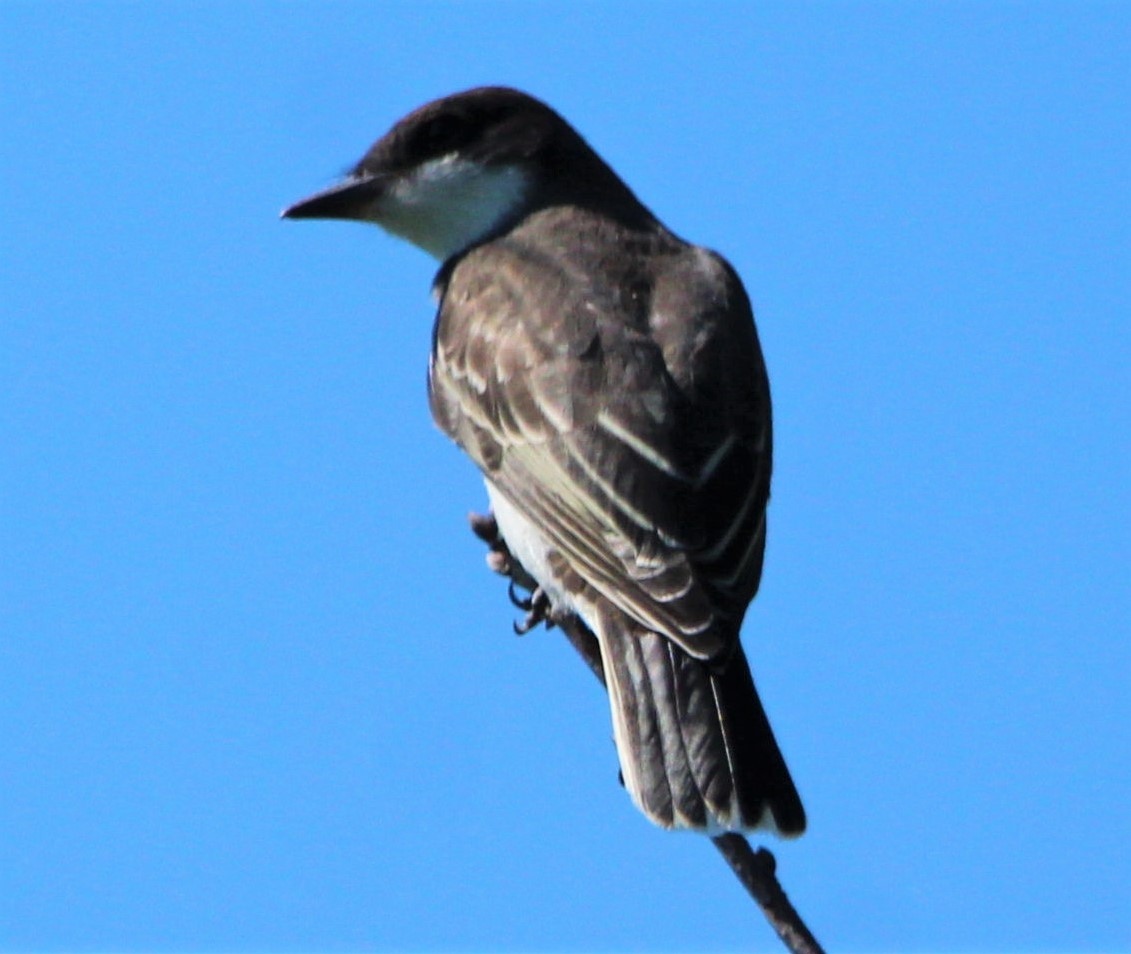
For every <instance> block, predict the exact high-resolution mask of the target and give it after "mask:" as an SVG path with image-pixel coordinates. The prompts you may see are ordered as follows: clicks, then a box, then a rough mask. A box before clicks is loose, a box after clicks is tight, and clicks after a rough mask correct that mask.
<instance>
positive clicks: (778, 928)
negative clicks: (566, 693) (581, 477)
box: [470, 514, 824, 954]
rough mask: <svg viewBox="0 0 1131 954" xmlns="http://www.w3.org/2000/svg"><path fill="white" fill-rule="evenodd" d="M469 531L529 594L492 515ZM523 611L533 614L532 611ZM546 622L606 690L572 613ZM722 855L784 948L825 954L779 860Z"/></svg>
mask: <svg viewBox="0 0 1131 954" xmlns="http://www.w3.org/2000/svg"><path fill="white" fill-rule="evenodd" d="M470 520H471V529H472V531H473V532H474V533H475V535H476V536H477V537H479V538H480V539H481V540H483V541H484V542H486V543H487V545H488V547H490V550H491V552H490V553H489V554H488V557H487V563H488V566H490V567H491V569H492V570H494V571H495V572H496V573H501V574H502V575H504V576H507V577H510V578H511V580H513V581H514V582H516V583H518V585H519V586H525V587H526V588H528V589H529V588H530V586H529V584H530V583H532V582H533V581H531V580H530V577H529V576H527V575H526V574H525V571H523V569H522V567H521V566H519V565H518V564H517V563H515V561H513V560H512V559H511V557H510V553H509V552H507V549H506V544H505V543H504V542H503V540H502V538H501V537H500V536H499V532H498V527H497V526H496V525H495V520H494V518H493V517H492V516H490V515H480V514H472V515H471V517H470ZM522 608H524V609H529V606H528V605H525V604H524V605H522ZM538 621H542V622H545V623H546V625H547V626H558V627H560V628H561V630H562V632H563V633H565V636H566V639H568V640H569V641H570V643H571V644H572V645H573V648H574V649H576V650H577V652H578V653H579V654H580V656H581V658H582V659H584V660H585V662H586V664H587V665H588V666H589V669H590V670H591V671H592V673H593V675H594V676H596V677H597V678H598V679H599V680H600V682H601V685H604V684H605V669H604V666H603V664H602V663H601V647H600V645H599V644H598V643H597V637H596V636H594V635H593V633H592V632H590V630H589V628H588V627H587V626H586V625H585V624H584V623H583V622H582V621H581V620H580V619H579V618H578V617H577V616H576V615H574V614H573V613H564V614H558V613H554V614H552V615H551V616H550V617H549V618H546V617H544V616H539V618H538V619H536V620H534V622H538ZM527 624H528V625H527V628H529V626H530V625H533V623H532V617H529V616H528V618H527ZM711 841H712V842H714V845H715V847H716V848H717V849H718V850H719V854H721V855H722V856H723V858H724V859H725V860H726V863H727V864H728V865H730V868H731V870H732V871H733V872H734V873H735V876H736V877H737V878H738V880H739V882H741V884H742V886H743V887H744V888H745V889H746V891H747V893H748V894H749V895H750V897H751V898H753V899H754V901H755V903H756V904H757V905H758V907H759V908H761V909H762V914H763V915H765V918H766V920H767V921H769V922H770V927H772V928H773V929H774V931H775V932H777V935H778V937H780V938H781V939H782V943H783V944H784V945H785V946H786V948H787V949H788V950H789V951H790V952H791V954H824V949H823V948H822V947H821V945H820V944H818V943H817V939H816V938H815V937H813V934H812V932H811V931H810V930H809V928H808V927H806V925H805V922H804V921H802V920H801V915H799V914H798V913H797V909H796V908H794V906H793V904H792V903H791V902H790V900H789V898H788V897H787V896H786V893H785V890H784V889H783V888H782V886H781V882H780V881H778V878H777V874H776V870H777V860H776V859H775V858H774V856H773V854H772V853H771V852H770V851H769V850H768V849H766V848H759V849H758V850H757V851H754V850H753V849H752V848H751V847H750V842H748V841H747V840H746V837H745V836H744V835H741V834H739V833H738V832H727V833H726V834H725V835H716V836H714V837H713V838H711Z"/></svg>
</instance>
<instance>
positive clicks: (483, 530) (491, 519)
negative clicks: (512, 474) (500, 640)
mask: <svg viewBox="0 0 1131 954" xmlns="http://www.w3.org/2000/svg"><path fill="white" fill-rule="evenodd" d="M467 519H468V523H470V524H471V532H472V533H474V534H475V535H476V536H477V537H478V538H479V539H480V540H482V541H483V542H484V543H486V544H487V548H488V552H487V566H488V567H490V569H491V571H492V572H494V573H498V574H499V575H500V576H505V577H508V578H509V579H510V584H509V585H508V586H507V596H508V597H509V598H510V601H511V602H512V603H513V604H514V605H515V607H517V608H518V609H520V610H522V611H523V612H524V613H525V614H526V616H525V617H523V619H522V621H521V622H518V623H515V624H514V631H515V632H516V633H518V635H520V636H522V635H524V634H525V633H528V632H530V630H532V629H533V628H534V627H535V626H537V625H538V624H539V623H545V624H546V626H547V628H549V627H551V626H553V625H554V621H553V619H552V618H551V616H550V611H551V606H550V598H549V597H548V596H547V595H546V593H545V591H544V590H543V589H542V587H540V586H539V585H538V583H537V581H536V580H535V579H534V578H533V577H532V576H531V575H530V574H529V573H527V572H526V568H525V567H523V565H522V564H521V563H519V562H518V561H517V560H516V559H515V558H514V557H513V556H511V551H510V549H509V548H508V547H507V542H506V540H504V539H503V535H502V534H501V533H499V524H498V523H497V522H496V520H495V516H494V514H491V513H473V514H469V515H468V518H467ZM520 589H521V590H527V591H529V593H530V596H520V595H519V593H518V591H519V590H520Z"/></svg>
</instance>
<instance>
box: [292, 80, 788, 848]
mask: <svg viewBox="0 0 1131 954" xmlns="http://www.w3.org/2000/svg"><path fill="white" fill-rule="evenodd" d="M283 215H284V216H285V217H287V218H292V219H301V218H330V219H352V220H358V221H364V222H372V223H375V224H377V225H379V226H381V227H382V228H384V229H386V230H388V231H389V232H392V233H393V234H395V235H398V236H400V237H402V238H404V239H407V240H408V241H410V242H412V243H413V244H415V245H417V246H419V247H420V248H422V249H424V250H425V251H426V252H429V253H430V254H432V255H433V256H435V258H437V259H438V260H439V261H440V262H442V263H443V264H442V266H441V268H440V270H439V273H438V275H437V277H436V280H435V285H434V291H435V293H436V296H437V299H438V301H439V309H438V314H437V318H436V325H435V329H434V338H433V348H432V355H431V362H430V365H429V379H428V380H429V399H430V403H431V409H432V414H433V416H434V418H435V420H436V422H437V424H438V425H439V426H440V427H441V428H442V429H443V430H444V432H445V433H447V434H448V435H449V436H450V437H451V438H452V439H453V440H455V441H456V442H457V443H458V444H459V445H460V446H461V447H462V448H463V449H464V450H465V451H466V452H467V454H468V455H469V456H470V457H471V459H472V460H473V461H475V463H476V464H477V465H478V466H479V469H480V470H481V471H482V472H483V475H484V477H485V478H486V484H487V493H488V496H489V498H490V501H491V506H492V510H493V512H494V515H495V518H496V520H497V524H498V528H499V531H500V532H501V535H502V537H503V538H504V540H505V543H506V546H507V548H508V549H509V551H510V554H511V556H512V557H513V558H514V559H515V560H517V561H518V563H519V564H520V565H521V568H522V569H523V570H525V571H526V573H527V574H529V576H530V577H532V578H533V580H534V581H536V583H537V586H538V588H539V592H538V593H537V594H536V596H537V597H538V598H539V599H541V600H542V601H543V602H545V603H548V604H549V607H550V613H551V616H552V615H553V614H562V613H573V614H576V615H577V616H578V617H580V619H581V620H582V621H583V622H584V623H585V625H586V626H587V627H588V628H589V629H590V630H591V631H592V632H593V633H594V634H595V635H596V638H597V640H598V642H599V644H600V653H601V661H602V664H603V667H604V674H605V681H606V684H607V687H608V694H609V701H610V705H611V709H612V721H613V735H614V739H615V741H616V747H617V752H618V754H619V758H620V769H621V776H622V779H623V782H624V785H625V787H626V788H627V790H628V793H629V795H630V796H631V797H632V800H633V801H634V802H635V803H636V805H637V806H639V808H640V809H641V811H643V812H644V813H645V815H647V816H648V817H649V818H650V819H651V820H652V821H654V822H655V823H656V824H658V825H661V826H663V827H665V828H690V829H698V830H705V831H708V832H711V833H716V834H717V833H720V832H725V831H741V830H749V829H756V828H767V829H770V830H773V831H776V832H777V833H779V834H781V835H798V834H800V833H801V832H802V831H803V830H804V828H805V813H804V810H803V809H802V807H801V801H800V799H799V798H798V795H797V791H796V789H795V788H794V785H793V781H792V779H791V778H790V775H789V771H788V769H787V768H786V765H785V762H784V761H783V759H782V756H781V753H780V751H779V749H778V746H777V743H776V741H775V740H774V736H773V732H772V731H771V729H770V725H769V722H768V721H767V718H766V715H765V712H764V711H763V709H762V705H761V702H760V701H759V699H758V695H757V693H756V691H755V688H754V682H753V680H752V678H751V675H750V669H749V667H748V665H747V662H746V656H745V654H744V653H743V649H742V646H741V645H740V644H739V629H740V627H741V625H742V620H743V615H744V614H745V612H746V607H747V605H748V604H749V602H750V600H751V599H753V597H754V594H755V593H756V592H757V590H758V582H759V579H760V577H761V574H762V556H763V550H764V548H765V540H766V503H767V499H768V497H769V492H770V463H771V427H770V391H769V384H768V381H767V378H766V370H765V365H764V363H763V360H762V352H761V348H760V346H759V343H758V336H757V332H756V331H755V328H754V319H753V315H752V313H751V308H750V303H749V300H748V299H747V296H746V292H745V291H744V289H743V287H742V283H741V281H740V280H739V278H738V276H737V275H736V274H735V272H734V270H733V269H732V268H731V266H730V265H729V264H728V263H727V262H726V261H725V260H724V259H723V258H722V257H720V256H719V255H717V254H716V253H714V252H712V251H709V250H707V249H705V248H700V247H698V246H696V245H691V244H689V243H687V242H685V241H683V240H682V239H680V238H678V237H677V236H676V235H674V234H673V233H672V232H670V231H669V230H668V229H667V228H665V226H664V225H663V224H661V223H660V222H659V221H658V220H657V219H656V217H655V216H654V215H653V214H652V213H651V212H650V211H649V210H648V209H647V208H646V207H645V206H644V205H643V204H642V203H641V202H640V201H639V200H638V199H637V198H636V196H635V195H634V194H633V193H632V191H631V190H630V189H629V188H628V186H627V185H625V183H624V182H622V181H621V179H620V178H619V177H618V176H617V175H616V173H615V172H613V170H612V169H611V168H610V167H609V166H608V165H606V164H605V162H604V161H603V160H602V159H601V158H600V157H599V156H598V155H597V154H596V153H595V152H594V151H593V149H592V148H591V147H590V146H589V145H588V144H587V143H586V142H585V140H584V139H582V137H581V136H580V135H579V134H578V133H577V132H576V131H575V130H574V129H573V128H572V127H571V126H570V125H569V124H568V123H567V122H566V121H565V120H564V119H562V117H561V116H559V115H558V114H557V113H556V112H554V111H553V110H552V109H551V108H550V107H548V106H547V105H545V104H544V103H542V102H539V101H538V100H536V99H534V98H532V97H531V96H528V95H526V94H524V93H521V92H519V91H517V90H513V89H506V88H501V87H485V88H479V89H472V90H468V91H466V92H462V93H457V94H455V95H452V96H448V97H445V98H443V99H439V100H436V101H435V102H431V103H428V104H427V105H425V106H422V107H420V108H419V109H417V110H415V111H414V112H412V113H410V114H409V115H408V116H406V117H405V118H404V119H402V120H400V121H399V122H398V123H396V124H395V125H394V126H393V127H392V129H391V130H390V131H389V132H388V133H386V134H385V135H384V136H383V137H382V138H381V139H379V140H378V141H377V142H376V143H375V144H374V145H373V147H372V148H371V149H370V150H369V151H368V152H367V153H366V154H365V156H364V157H363V158H362V159H361V161H360V162H359V163H358V164H357V165H356V166H355V167H354V168H353V170H352V171H351V172H350V173H349V174H348V175H347V176H346V178H345V179H344V180H343V181H342V182H340V183H338V184H337V185H334V186H332V187H330V188H329V189H326V190H324V191H322V192H319V193H317V194H315V195H313V196H311V197H309V198H307V199H304V200H302V201H301V202H298V203H296V204H295V205H293V206H291V207H290V208H288V209H287V210H286V211H285V212H284V213H283Z"/></svg>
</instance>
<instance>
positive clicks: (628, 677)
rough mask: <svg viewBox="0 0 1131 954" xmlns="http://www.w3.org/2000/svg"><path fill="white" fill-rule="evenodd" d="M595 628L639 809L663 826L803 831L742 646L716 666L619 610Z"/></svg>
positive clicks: (624, 769)
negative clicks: (721, 666) (724, 663)
mask: <svg viewBox="0 0 1131 954" xmlns="http://www.w3.org/2000/svg"><path fill="white" fill-rule="evenodd" d="M597 629H598V632H597V637H598V640H599V642H600V644H601V657H602V662H603V664H604V668H605V680H606V684H607V686H608V689H609V699H610V703H611V705H612V713H613V729H614V735H615V737H616V743H617V752H618V753H619V755H620V764H621V774H622V776H623V778H624V784H625V787H626V788H627V789H628V791H629V794H630V795H631V796H632V800H633V801H634V802H635V803H636V804H637V806H639V808H640V810H641V811H643V812H644V813H645V814H646V815H647V816H648V817H649V818H650V819H652V821H654V822H655V823H656V824H657V825H660V826H661V827H664V828H693V829H704V830H708V831H716V832H717V831H741V830H749V829H754V828H768V829H771V830H774V831H776V832H777V833H778V834H779V835H784V836H795V835H800V834H801V833H802V832H803V831H804V830H805V810H804V809H803V808H802V807H801V799H800V798H799V797H798V795H797V789H796V788H795V787H794V785H793V779H791V778H790V775H789V769H787V768H786V765H785V761H784V760H783V759H782V756H781V752H780V751H779V749H778V745H777V742H776V741H775V740H774V733H773V731H772V730H771V729H770V723H769V721H768V720H767V718H766V713H765V710H763V708H762V703H761V702H760V701H759V699H758V693H757V691H756V690H755V688H754V680H753V678H752V677H751V675H750V667H749V666H748V665H747V663H746V656H745V654H744V653H743V651H742V647H741V646H738V647H737V648H736V649H735V652H734V654H733V655H732V656H731V658H730V661H729V662H728V663H727V665H726V668H725V669H724V670H722V671H717V670H714V669H712V668H711V667H710V666H709V665H708V664H706V663H704V662H700V661H699V660H697V659H695V658H694V657H692V656H689V655H688V654H687V653H686V652H684V651H683V650H682V649H680V647H679V646H678V645H676V644H675V643H673V642H672V641H671V640H670V639H668V638H666V637H664V636H661V635H659V634H658V633H652V632H648V631H647V630H643V629H640V628H639V627H638V626H637V625H636V624H635V623H633V622H632V621H630V620H629V619H628V618H627V617H626V616H624V614H623V613H621V612H620V611H619V610H616V609H613V608H609V609H608V610H607V612H605V613H604V614H603V615H602V617H601V618H600V619H599V620H598V626H597Z"/></svg>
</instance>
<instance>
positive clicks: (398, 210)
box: [373, 154, 530, 261]
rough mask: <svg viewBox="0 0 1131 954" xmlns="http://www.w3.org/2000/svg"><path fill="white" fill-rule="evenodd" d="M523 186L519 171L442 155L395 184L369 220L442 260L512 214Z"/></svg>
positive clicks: (525, 185) (526, 178)
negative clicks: (371, 219)
mask: <svg viewBox="0 0 1131 954" xmlns="http://www.w3.org/2000/svg"><path fill="white" fill-rule="evenodd" d="M529 182H530V180H529V176H528V174H527V173H526V172H525V171H524V170H523V169H522V168H521V167H519V166H484V165H480V164H479V163H476V162H468V161H467V160H466V159H460V158H459V157H458V156H456V155H454V154H453V155H449V156H443V157H441V158H439V159H432V160H430V161H428V162H426V163H424V164H423V165H422V166H420V168H418V169H416V170H414V171H413V172H412V173H410V174H408V175H406V176H405V177H403V178H402V179H400V180H399V181H397V182H396V184H395V185H393V186H392V187H391V188H390V189H389V190H388V192H386V193H385V195H384V196H382V198H381V200H380V201H379V202H378V203H377V205H376V207H375V208H374V210H373V221H374V222H376V223H377V224H378V225H380V226H381V227H382V228H384V229H387V230H388V231H390V232H392V233H393V234H394V235H397V236H400V237H401V238H403V239H406V240H407V241H409V242H412V244H413V245H416V246H418V247H419V248H422V249H424V251H426V252H428V254H430V255H432V256H434V257H435V258H437V259H439V260H440V261H444V260H445V259H447V258H450V257H451V256H452V255H454V254H456V252H462V251H463V250H464V249H465V248H467V247H468V246H470V245H473V244H474V243H475V242H477V241H479V240H480V239H481V238H483V237H484V236H485V235H488V234H489V233H490V232H491V231H492V230H493V229H495V228H496V227H497V226H498V225H499V224H500V223H501V222H502V221H503V220H504V219H506V218H508V217H510V216H511V215H513V214H514V213H515V211H516V210H517V209H518V207H519V206H520V205H521V203H522V202H523V199H524V198H525V196H526V191H527V188H528V187H529Z"/></svg>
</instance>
